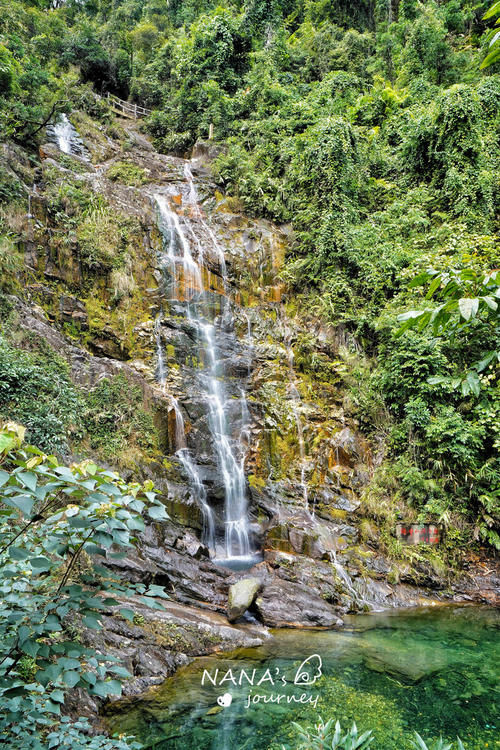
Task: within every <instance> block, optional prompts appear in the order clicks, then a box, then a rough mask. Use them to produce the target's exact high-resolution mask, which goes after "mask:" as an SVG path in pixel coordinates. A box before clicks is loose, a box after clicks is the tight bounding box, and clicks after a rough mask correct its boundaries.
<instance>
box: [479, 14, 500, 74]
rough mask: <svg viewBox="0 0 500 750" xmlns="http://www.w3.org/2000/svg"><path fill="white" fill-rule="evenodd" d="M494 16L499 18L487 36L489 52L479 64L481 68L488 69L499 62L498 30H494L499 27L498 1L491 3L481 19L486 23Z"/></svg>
mask: <svg viewBox="0 0 500 750" xmlns="http://www.w3.org/2000/svg"><path fill="white" fill-rule="evenodd" d="M495 16H499V18H497V20H496V21H495V28H493V29H492V30H491V31H490V32H489V34H488V41H489V52H488V54H487V55H486V57H485V58H484V60H483V62H482V63H481V65H480V67H481V68H489V67H490V65H493V63H495V62H498V60H500V29H498V28H496V27H497V26H500V0H497V2H496V3H493V5H492V6H491V8H488V10H487V11H486V13H485V14H484V16H483V19H484V20H485V21H486V20H487V19H488V18H494V17H495Z"/></svg>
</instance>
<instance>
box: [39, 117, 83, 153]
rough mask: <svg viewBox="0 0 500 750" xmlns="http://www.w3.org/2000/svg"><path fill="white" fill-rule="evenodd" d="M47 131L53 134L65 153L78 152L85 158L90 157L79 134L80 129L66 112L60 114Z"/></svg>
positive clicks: (59, 147) (60, 148) (58, 145)
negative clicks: (78, 129)
mask: <svg viewBox="0 0 500 750" xmlns="http://www.w3.org/2000/svg"><path fill="white" fill-rule="evenodd" d="M47 132H48V133H49V135H51V136H52V138H53V139H54V141H55V142H56V144H57V147H58V149H59V150H60V151H62V152H63V154H76V155H77V156H81V157H82V158H84V159H88V152H87V150H86V148H85V146H84V145H83V143H82V140H81V138H80V136H79V135H78V131H77V130H76V128H75V127H74V126H73V125H72V124H71V122H70V121H69V119H68V117H67V115H65V114H64V113H63V114H60V115H59V118H58V120H57V122H56V123H54V125H51V126H49V127H48V128H47Z"/></svg>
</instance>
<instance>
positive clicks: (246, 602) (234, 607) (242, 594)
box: [227, 578, 262, 622]
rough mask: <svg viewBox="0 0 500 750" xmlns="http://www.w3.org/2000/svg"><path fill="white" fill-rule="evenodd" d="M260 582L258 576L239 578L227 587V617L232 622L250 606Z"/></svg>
mask: <svg viewBox="0 0 500 750" xmlns="http://www.w3.org/2000/svg"><path fill="white" fill-rule="evenodd" d="M261 585H262V583H261V580H260V578H241V579H240V580H239V581H237V582H236V583H233V585H232V586H230V587H229V598H228V602H227V619H228V620H229V622H234V621H235V620H237V619H238V617H241V615H242V614H243V612H246V610H247V609H248V608H249V607H250V605H251V604H252V602H253V600H254V599H255V597H256V595H257V593H258V591H259V589H260V587H261Z"/></svg>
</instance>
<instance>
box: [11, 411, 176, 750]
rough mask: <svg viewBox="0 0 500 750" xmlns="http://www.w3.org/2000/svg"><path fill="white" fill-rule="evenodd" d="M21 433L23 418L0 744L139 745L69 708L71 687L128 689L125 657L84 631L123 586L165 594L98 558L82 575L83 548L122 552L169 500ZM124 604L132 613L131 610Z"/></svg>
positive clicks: (97, 749) (33, 747) (15, 459)
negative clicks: (98, 647) (66, 459)
mask: <svg viewBox="0 0 500 750" xmlns="http://www.w3.org/2000/svg"><path fill="white" fill-rule="evenodd" d="M23 438H24V428H23V427H21V426H19V425H16V424H13V423H7V424H6V425H4V426H3V427H2V428H1V430H0V565H1V568H0V696H1V707H0V743H1V742H2V741H7V742H8V743H9V748H11V750H16V749H18V750H45V748H47V747H49V748H52V747H57V748H60V750H74V749H75V748H81V749H83V748H89V749H90V748H92V749H93V750H106V749H108V748H109V750H111V749H112V750H120V749H121V750H125V749H126V748H130V747H136V748H137V747H139V746H138V745H137V744H135V743H133V744H132V745H130V744H129V743H128V742H127V740H126V739H125V740H109V739H107V738H105V737H93V738H88V737H87V736H86V734H87V731H88V729H89V726H88V724H87V723H86V722H85V721H84V720H80V721H78V722H76V723H73V722H71V721H70V719H69V718H68V717H65V716H63V715H61V713H62V709H63V705H64V701H65V695H66V693H67V691H68V690H69V689H71V688H77V687H78V688H82V689H83V690H85V691H87V692H88V693H90V694H93V695H96V696H100V697H106V696H108V695H119V694H120V693H121V679H123V678H127V677H129V676H130V675H129V673H128V672H127V671H126V670H125V669H124V668H123V667H121V666H120V665H119V664H118V663H117V662H118V659H117V658H116V657H114V656H112V655H110V654H103V653H98V652H97V651H95V650H94V649H91V648H87V647H85V646H83V645H82V644H81V643H79V639H78V638H77V637H75V630H77V628H78V627H79V626H81V627H83V628H91V629H100V628H101V620H100V618H101V616H102V615H103V613H104V612H106V611H107V610H109V608H110V607H118V606H119V598H120V597H121V596H123V595H125V594H130V593H131V592H132V593H135V594H136V595H137V594H142V595H143V597H144V599H145V601H146V602H147V603H148V605H149V606H152V607H156V608H161V604H160V603H159V602H158V601H157V600H156V597H164V598H167V595H166V594H165V592H164V591H163V589H162V588H161V587H159V586H154V585H152V586H149V587H148V588H146V587H145V586H141V585H138V586H134V587H132V588H131V587H127V586H125V585H123V584H120V583H119V582H116V581H111V580H110V579H109V574H108V571H107V569H106V568H104V567H102V566H99V565H98V564H90V565H86V566H84V571H83V572H81V571H80V570H79V565H80V562H81V560H82V558H83V556H84V555H86V559H87V561H89V560H96V559H98V558H99V557H101V558H102V557H104V556H105V555H106V554H107V552H111V551H112V550H113V551H114V552H113V554H119V553H118V552H117V550H119V549H120V548H121V549H123V548H127V547H130V546H132V545H133V544H134V543H135V541H136V539H135V537H136V534H137V533H138V532H140V531H141V530H143V529H144V520H143V517H142V516H143V515H144V514H146V513H147V514H148V515H149V517H150V518H152V519H155V520H162V519H165V518H167V515H166V513H165V509H164V507H163V505H162V504H161V502H160V501H159V500H158V499H157V498H156V496H155V494H154V492H153V491H152V490H153V487H152V483H151V482H150V481H148V482H145V483H144V484H143V485H139V484H136V483H133V484H127V483H126V482H124V481H123V480H122V479H121V478H120V477H119V476H118V475H117V474H115V473H114V472H112V471H108V470H104V469H100V468H99V467H98V466H96V465H95V464H94V463H92V462H91V461H84V462H83V463H81V464H74V465H72V466H71V467H68V466H61V465H60V464H59V462H58V461H57V459H56V458H55V457H54V456H49V455H46V454H44V453H42V452H41V451H40V450H38V449H37V448H34V447H32V446H28V445H23ZM89 556H90V557H89ZM120 612H121V615H122V616H123V617H125V618H127V619H129V620H131V619H132V618H133V612H132V611H131V610H130V609H127V608H122V609H121V610H120ZM42 736H43V738H44V742H42V741H41V737H42ZM45 743H48V744H45Z"/></svg>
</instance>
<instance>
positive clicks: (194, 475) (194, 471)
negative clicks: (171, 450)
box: [170, 396, 215, 551]
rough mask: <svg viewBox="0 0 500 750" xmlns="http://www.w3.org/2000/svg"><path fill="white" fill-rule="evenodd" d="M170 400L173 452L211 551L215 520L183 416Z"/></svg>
mask: <svg viewBox="0 0 500 750" xmlns="http://www.w3.org/2000/svg"><path fill="white" fill-rule="evenodd" d="M170 402H171V404H172V406H173V408H174V412H175V449H176V450H175V453H176V456H178V457H179V460H180V462H181V464H182V466H183V467H184V471H185V472H186V474H187V476H188V477H189V481H190V483H191V489H192V490H193V494H194V496H195V498H196V501H197V502H198V504H199V506H200V508H201V513H202V516H203V532H202V542H203V543H204V544H206V545H207V547H208V549H209V550H211V551H214V550H215V522H214V515H213V513H212V509H211V507H210V505H209V504H208V502H207V493H206V491H205V487H204V486H203V482H202V481H201V478H200V474H199V472H198V467H197V466H196V465H195V464H194V463H193V461H192V459H191V454H190V452H189V449H188V447H187V443H186V430H185V427H184V417H183V416H182V411H181V408H180V406H179V402H178V401H177V399H176V398H174V396H170Z"/></svg>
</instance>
